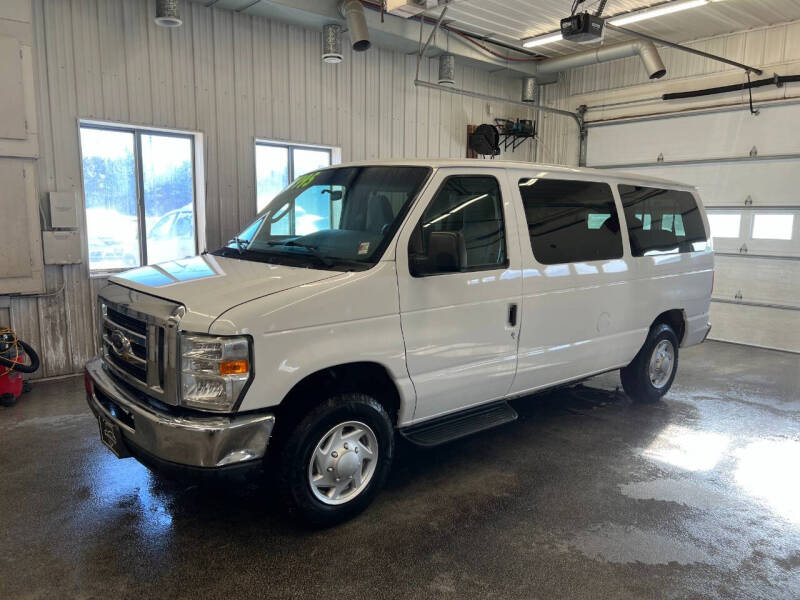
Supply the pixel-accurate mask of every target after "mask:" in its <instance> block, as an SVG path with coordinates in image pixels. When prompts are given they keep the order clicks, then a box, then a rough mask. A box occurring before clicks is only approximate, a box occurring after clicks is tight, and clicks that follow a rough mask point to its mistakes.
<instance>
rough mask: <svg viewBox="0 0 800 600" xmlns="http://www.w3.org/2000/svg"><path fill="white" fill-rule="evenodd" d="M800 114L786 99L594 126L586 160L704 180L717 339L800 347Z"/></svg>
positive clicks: (695, 181) (697, 182)
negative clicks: (754, 110)
mask: <svg viewBox="0 0 800 600" xmlns="http://www.w3.org/2000/svg"><path fill="white" fill-rule="evenodd" d="M799 122H800V104H790V103H786V104H782V105H773V106H762V107H760V112H759V115H757V116H754V115H751V114H750V111H749V109H748V107H744V108H743V109H742V108H738V107H737V108H736V109H726V110H720V111H716V112H711V111H706V112H699V113H696V114H689V115H687V114H683V115H661V116H657V117H649V118H636V119H629V120H620V121H616V122H608V123H602V124H599V123H598V124H595V125H592V124H589V137H588V142H587V160H586V162H587V166H589V167H599V168H614V169H619V170H621V171H629V172H633V173H637V174H642V175H649V176H654V177H662V178H665V179H671V180H674V181H680V182H683V183H690V184H693V185H696V186H697V187H698V189H699V191H700V195H701V197H702V199H703V202H704V203H705V205H706V209H707V211H708V215H709V221H710V224H711V230H712V231H711V234H712V236H713V238H714V250H715V251H716V253H717V259H716V280H715V285H714V295H713V302H712V305H711V322H712V327H713V328H712V330H711V335H710V338H711V339H718V340H724V341H730V342H737V343H743V344H751V345H755V346H763V347H767V348H776V349H780V350H789V351H793V352H800V312H799V311H800V192H798V190H800V135H798V133H797V126H796V124H797V123H799ZM793 124H795V125H793Z"/></svg>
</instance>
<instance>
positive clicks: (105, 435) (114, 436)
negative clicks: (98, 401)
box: [97, 415, 131, 458]
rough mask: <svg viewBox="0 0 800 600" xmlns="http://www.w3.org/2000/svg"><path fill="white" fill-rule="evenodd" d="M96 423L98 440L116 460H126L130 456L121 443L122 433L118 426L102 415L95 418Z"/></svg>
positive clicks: (123, 443) (122, 442)
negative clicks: (98, 428)
mask: <svg viewBox="0 0 800 600" xmlns="http://www.w3.org/2000/svg"><path fill="white" fill-rule="evenodd" d="M97 422H98V424H99V425H100V440H101V441H102V442H103V443H104V444H105V445H106V447H107V448H108V449H109V450H111V452H113V453H114V455H115V456H116V457H117V458H127V457H129V456H130V455H131V454H130V452H128V448H127V447H126V446H125V442H124V441H122V432H121V431H120V430H119V425H117V424H116V423H114V422H113V421H111V420H110V419H107V418H106V417H104V416H103V415H99V416H98V417H97Z"/></svg>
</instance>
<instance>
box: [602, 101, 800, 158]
mask: <svg viewBox="0 0 800 600" xmlns="http://www.w3.org/2000/svg"><path fill="white" fill-rule="evenodd" d="M792 124H795V126H794V127H793V126H792ZM798 126H800V106H798V105H789V106H764V107H762V108H761V113H760V114H759V116H758V117H754V116H753V115H751V114H750V112H749V111H748V110H737V111H728V112H718V113H711V114H698V115H686V116H682V117H680V118H675V117H673V118H667V119H658V118H655V119H643V120H639V121H633V122H629V123H625V122H624V121H623V122H620V123H618V124H614V125H604V126H599V127H591V128H590V129H589V143H588V152H587V155H586V163H587V165H596V166H604V167H610V166H615V165H623V166H624V165H629V164H636V163H639V164H641V163H644V162H655V161H656V160H658V159H659V156H661V157H663V160H664V161H666V162H670V161H678V160H702V159H716V158H734V157H736V158H741V157H747V156H749V155H750V151H751V150H752V149H753V147H755V148H756V149H757V151H758V155H759V156H769V155H783V154H793V153H800V135H798Z"/></svg>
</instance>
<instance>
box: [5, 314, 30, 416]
mask: <svg viewBox="0 0 800 600" xmlns="http://www.w3.org/2000/svg"><path fill="white" fill-rule="evenodd" d="M28 360H30V362H27V361H28ZM38 368H39V355H38V354H36V351H35V350H34V349H33V348H31V346H30V345H29V344H26V343H25V342H23V341H22V340H20V339H18V338H17V336H16V334H15V333H14V332H13V331H11V330H10V329H0V404H2V405H4V406H12V405H13V404H16V402H17V400H19V397H20V396H21V395H22V393H23V392H24V391H27V390H26V386H25V381H24V380H23V378H22V374H23V373H33V372H34V371H36V370H37V369H38Z"/></svg>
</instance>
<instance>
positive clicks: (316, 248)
mask: <svg viewBox="0 0 800 600" xmlns="http://www.w3.org/2000/svg"><path fill="white" fill-rule="evenodd" d="M267 245H269V246H295V247H298V248H303V249H305V250H308V253H309V254H310V255H311V256H313V257H314V258H316V259H317V260H318V261H319V262H321V263H322V264H323V265H325V266H326V267H332V266H333V265H334V264H336V263H335V262H334V261H332V260H331V259H330V258H328V257H327V256H325V255H324V254H322V253H321V252H320V251H319V246H311V245H309V244H301V243H300V242H298V241H297V240H286V241H285V242H284V241H280V240H272V241H269V242H267Z"/></svg>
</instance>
